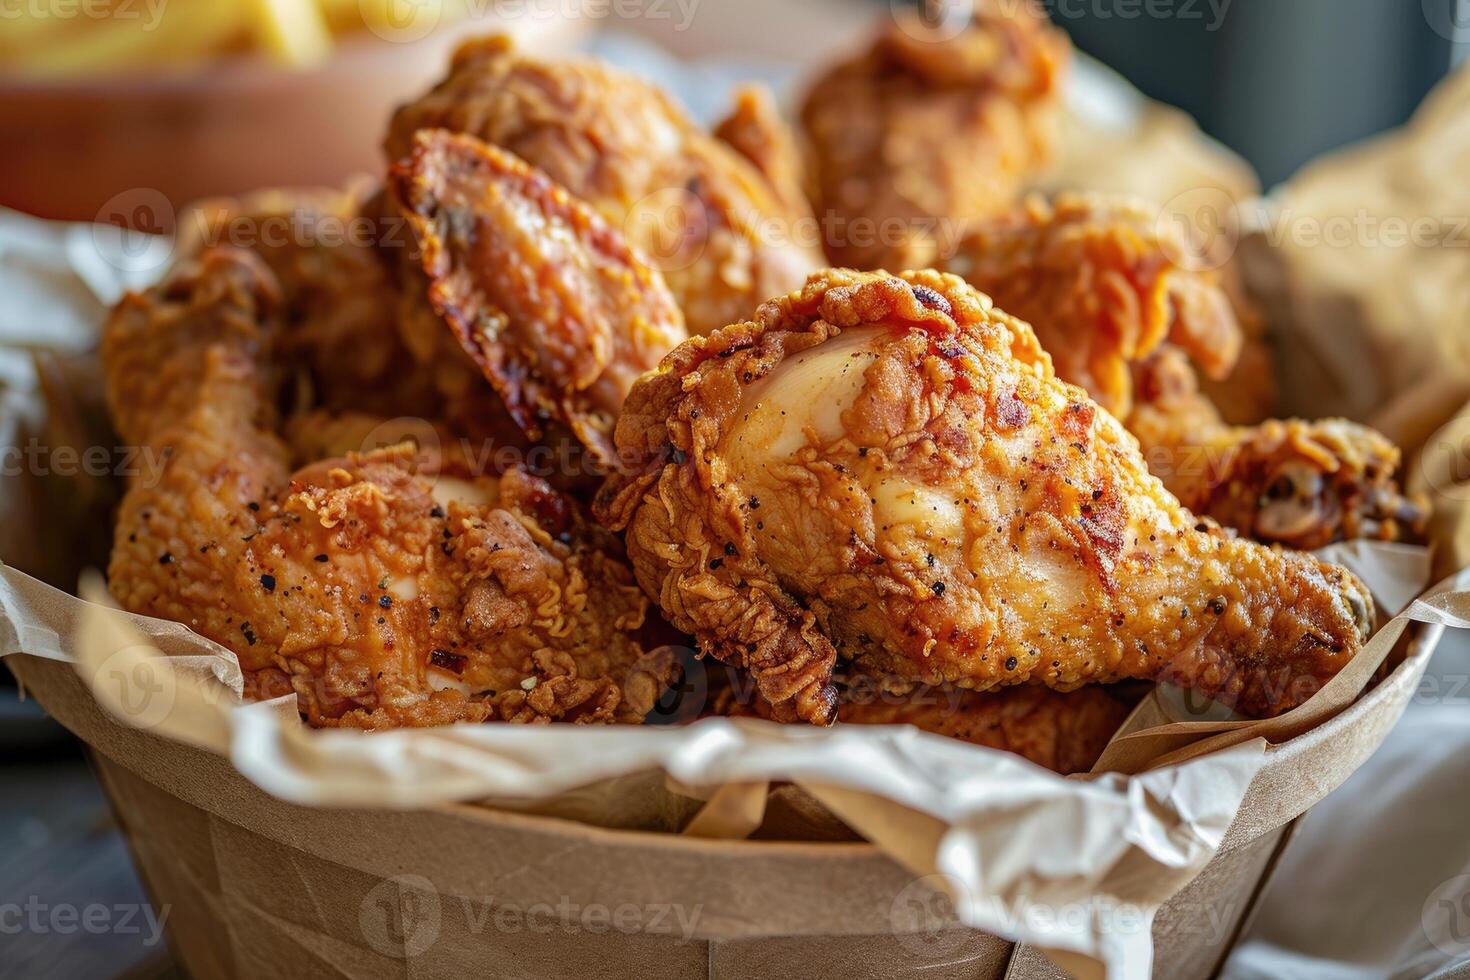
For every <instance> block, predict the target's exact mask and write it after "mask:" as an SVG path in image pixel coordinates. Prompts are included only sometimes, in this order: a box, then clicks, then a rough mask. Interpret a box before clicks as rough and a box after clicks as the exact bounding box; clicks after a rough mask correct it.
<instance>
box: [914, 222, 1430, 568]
mask: <svg viewBox="0 0 1470 980" xmlns="http://www.w3.org/2000/svg"><path fill="white" fill-rule="evenodd" d="M1194 255H1195V252H1194V248H1193V245H1192V244H1191V243H1190V242H1188V241H1187V240H1186V239H1185V235H1184V232H1182V231H1181V230H1180V229H1179V227H1178V225H1177V224H1176V223H1175V222H1174V221H1173V220H1172V219H1169V220H1166V221H1160V220H1159V217H1158V214H1157V213H1156V212H1155V211H1154V210H1153V209H1151V208H1149V207H1147V206H1145V205H1142V204H1140V203H1136V202H1133V201H1130V200H1128V199H1126V198H1117V197H1112V196H1106V195H1094V194H1087V195H1079V194H1063V195H1060V196H1059V197H1058V198H1057V200H1056V201H1055V202H1052V203H1047V202H1046V201H1043V200H1041V199H1039V198H1032V199H1029V200H1028V201H1026V202H1025V204H1024V205H1023V206H1022V207H1021V208H1019V209H1017V210H1016V211H1015V212H1013V213H1011V214H1008V215H1005V216H1002V217H1000V218H996V219H992V220H990V221H986V222H981V223H980V224H979V225H978V226H976V227H975V228H974V230H973V231H972V232H971V234H970V235H968V236H967V237H966V238H965V239H964V240H962V241H961V242H960V243H959V245H958V247H957V248H956V250H955V252H954V254H952V255H951V256H950V257H949V258H948V259H947V260H945V261H944V262H942V263H941V264H942V266H943V268H945V269H946V270H947V271H950V272H954V273H957V274H959V275H961V276H963V277H964V278H965V280H966V281H967V282H969V283H970V284H971V285H973V286H975V287H976V288H978V289H980V290H981V291H982V292H985V293H987V294H988V295H990V297H991V298H992V299H994V300H995V302H996V304H997V305H998V306H1000V307H1001V308H1003V309H1005V310H1006V311H1007V312H1008V313H1011V314H1013V315H1015V316H1019V317H1021V318H1022V319H1024V320H1027V321H1028V322H1029V323H1030V324H1031V325H1032V327H1033V328H1034V329H1035V331H1036V335H1037V337H1038V338H1039V339H1040V341H1041V344H1042V346H1043V347H1045V348H1046V350H1047V352H1048V353H1049V354H1050V355H1051V358H1052V363H1053V365H1054V366H1055V368H1056V371H1057V374H1058V375H1059V376H1060V377H1061V378H1062V379H1063V380H1066V381H1070V382H1072V383H1074V384H1078V385H1081V386H1082V387H1084V388H1086V389H1087V391H1088V393H1089V394H1090V395H1092V396H1093V397H1094V398H1095V399H1097V401H1098V402H1099V403H1100V404H1102V405H1103V406H1104V407H1106V408H1108V409H1109V410H1111V411H1113V412H1114V414H1117V415H1118V417H1119V418H1121V419H1123V420H1124V422H1125V424H1126V425H1127V427H1128V430H1129V431H1130V432H1131V433H1133V435H1134V436H1136V437H1137V438H1138V440H1139V442H1140V444H1141V446H1142V448H1143V453H1144V459H1145V461H1146V462H1147V463H1148V466H1149V469H1150V471H1151V472H1153V474H1154V475H1155V476H1158V477H1159V478H1160V479H1162V480H1163V481H1164V485H1165V486H1166V487H1168V489H1169V491H1170V492H1171V493H1173V494H1174V495H1175V496H1177V497H1178V498H1179V499H1180V502H1181V503H1183V504H1184V506H1185V507H1186V508H1188V509H1189V510H1191V511H1193V512H1194V513H1195V514H1197V515H1200V516H1202V517H1211V518H1213V519H1215V520H1216V521H1219V522H1220V523H1221V524H1224V525H1225V526H1227V527H1231V528H1234V529H1236V530H1238V531H1239V532H1240V533H1242V534H1245V535H1248V536H1250V537H1253V538H1256V539H1257V540H1261V541H1266V542H1280V543H1282V544H1285V545H1288V546H1290V547H1294V548H1301V549H1304V550H1311V549H1314V548H1319V547H1322V546H1323V545H1326V544H1330V543H1331V542H1333V541H1340V540H1344V539H1348V538H1357V537H1371V538H1381V539H1383V540H1399V539H1405V538H1408V539H1412V538H1414V537H1415V536H1417V535H1418V534H1420V533H1422V531H1423V525H1424V522H1425V517H1426V512H1425V509H1424V507H1425V505H1424V502H1422V501H1416V500H1411V499H1408V498H1406V497H1405V496H1404V495H1403V494H1402V493H1401V492H1400V490H1399V488H1398V484H1397V471H1398V466H1399V458H1398V452H1397V450H1395V449H1394V448H1393V447H1392V446H1391V445H1390V444H1389V443H1388V442H1387V441H1386V440H1385V439H1384V438H1383V437H1382V436H1381V435H1379V434H1378V433H1376V432H1374V431H1373V430H1371V429H1368V428H1366V427H1364V426H1361V425H1356V424H1354V423H1351V422H1345V421H1342V420H1330V421H1321V422H1306V421H1302V420H1295V419H1294V420H1289V421H1284V422H1276V421H1271V422H1265V423H1262V424H1261V425H1259V426H1256V427H1251V428H1244V427H1234V426H1230V425H1226V424H1225V422H1224V421H1223V420H1222V418H1221V413H1220V411H1219V410H1218V409H1217V408H1216V406H1215V404H1214V403H1213V401H1212V400H1211V399H1210V398H1208V397H1207V396H1206V395H1205V394H1204V392H1203V391H1202V390H1201V378H1200V374H1201V373H1203V374H1206V375H1214V376H1216V377H1223V376H1225V375H1227V374H1229V373H1230V372H1231V371H1232V369H1233V368H1235V366H1236V364H1237V361H1238V360H1239V359H1240V357H1241V354H1242V351H1243V350H1246V351H1248V352H1250V354H1251V362H1250V363H1251V364H1252V365H1253V366H1254V367H1255V368H1256V369H1258V370H1260V369H1262V363H1261V362H1262V360H1263V358H1262V355H1261V353H1260V352H1261V350H1262V346H1263V345H1262V341H1261V338H1260V336H1259V331H1260V327H1259V317H1258V315H1257V314H1256V312H1255V311H1254V310H1253V309H1252V308H1251V307H1250V305H1249V304H1248V303H1247V302H1246V301H1245V299H1244V297H1243V296H1241V295H1239V294H1238V284H1234V283H1233V282H1232V280H1231V279H1230V278H1229V275H1228V271H1229V270H1223V271H1222V270H1217V269H1216V268H1215V267H1214V266H1213V265H1209V264H1199V263H1196V262H1195V261H1194V260H1193V256H1194ZM1247 341H1248V344H1246V345H1245V346H1243V344H1245V343H1246V342H1247ZM1191 362H1192V363H1191ZM1266 387H1269V385H1264V386H1263V385H1255V386H1253V390H1252V392H1250V393H1248V394H1247V397H1246V399H1245V400H1246V401H1251V400H1255V399H1258V398H1259V397H1260V393H1261V391H1262V389H1263V388H1266Z"/></svg>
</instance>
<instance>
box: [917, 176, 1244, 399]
mask: <svg viewBox="0 0 1470 980" xmlns="http://www.w3.org/2000/svg"><path fill="white" fill-rule="evenodd" d="M1190 247H1191V246H1190V244H1189V242H1188V241H1186V240H1185V236H1184V234H1183V233H1182V232H1181V231H1180V229H1179V227H1178V226H1177V225H1176V224H1175V223H1174V222H1172V221H1160V220H1159V217H1158V214H1157V213H1155V212H1153V211H1150V210H1149V208H1148V207H1146V206H1145V205H1143V204H1142V203H1141V202H1136V201H1133V200H1130V199H1127V198H1118V197H1105V196H1102V195H1094V194H1062V195H1060V196H1058V197H1057V199H1056V200H1055V202H1051V203H1048V202H1047V201H1046V200H1045V199H1043V198H1041V197H1037V196H1032V197H1029V198H1027V199H1026V200H1025V201H1024V202H1023V203H1022V205H1021V206H1020V207H1018V208H1015V209H1013V210H1012V211H1010V212H1008V213H1006V214H1003V215H998V216H996V217H994V218H992V219H990V220H987V221H983V222H978V223H976V224H975V225H973V226H971V229H970V231H969V233H968V234H967V235H965V237H964V238H963V239H961V240H960V241H959V242H958V243H957V244H956V246H955V247H954V249H953V251H952V252H950V253H949V254H947V255H945V256H942V257H941V258H940V261H939V263H938V268H940V269H941V270H942V271H945V272H952V273H954V274H956V275H958V276H960V277H962V278H963V279H964V280H965V281H966V282H968V283H970V284H971V285H972V286H974V287H975V288H976V289H979V290H980V291H981V292H983V293H986V294H987V295H989V296H990V297H991V298H992V299H993V300H995V303H996V305H997V306H999V307H1000V308H1001V309H1003V310H1005V311H1006V312H1007V313H1009V314H1011V315H1012V316H1017V317H1020V318H1021V319H1023V320H1025V321H1026V322H1028V323H1030V324H1031V325H1032V328H1033V329H1034V330H1035V331H1036V336H1037V338H1038V339H1039V340H1040V341H1041V346H1042V347H1044V348H1045V349H1046V352H1047V353H1048V354H1050V355H1051V359H1052V364H1053V365H1054V366H1055V367H1056V372H1057V374H1058V375H1059V376H1061V377H1062V378H1063V379H1065V380H1067V381H1070V382H1072V383H1073V384H1076V385H1081V386H1082V387H1084V388H1086V389H1087V392H1088V394H1090V395H1092V397H1093V399H1094V400H1096V401H1097V403H1098V404H1099V405H1101V406H1102V407H1103V408H1105V409H1107V410H1108V411H1109V412H1111V413H1113V414H1114V415H1116V416H1117V417H1118V418H1121V419H1127V418H1128V414H1129V412H1130V411H1132V409H1133V365H1134V364H1137V363H1138V362H1140V361H1142V360H1143V359H1144V358H1146V357H1148V356H1149V355H1151V354H1152V353H1154V351H1156V350H1158V349H1159V348H1160V347H1161V346H1162V345H1163V344H1164V343H1166V342H1168V343H1171V344H1173V345H1175V346H1178V347H1181V348H1183V349H1184V350H1186V351H1188V352H1189V354H1190V355H1191V356H1192V357H1193V358H1194V360H1195V363H1197V364H1198V365H1199V366H1200V369H1201V370H1202V371H1204V372H1205V373H1206V374H1209V375H1212V376H1214V377H1222V376H1224V374H1225V373H1226V372H1228V371H1229V370H1230V368H1231V367H1232V366H1233V365H1234V364H1235V361H1236V359H1237V358H1238V357H1239V356H1240V350H1241V343H1242V339H1243V334H1242V331H1241V326H1240V321H1239V320H1238V318H1237V317H1236V314H1235V310H1234V308H1233V307H1232V305H1231V302H1230V299H1229V297H1228V296H1227V295H1226V293H1225V292H1224V290H1223V289H1222V288H1221V279H1220V275H1219V273H1217V272H1216V271H1215V270H1213V269H1209V268H1194V267H1192V266H1191V265H1190V264H1188V257H1189V256H1191V255H1193V254H1194V253H1193V252H1191V251H1190Z"/></svg>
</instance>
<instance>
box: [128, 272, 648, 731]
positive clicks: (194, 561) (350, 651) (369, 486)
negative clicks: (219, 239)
mask: <svg viewBox="0 0 1470 980" xmlns="http://www.w3.org/2000/svg"><path fill="white" fill-rule="evenodd" d="M279 314H280V290H279V289H278V287H277V285H276V283H275V279H274V276H272V275H271V273H270V272H269V271H268V270H267V269H266V268H265V267H264V266H263V265H262V264H261V263H260V262H259V261H258V260H257V259H255V258H254V257H253V256H252V255H250V254H248V253H244V252H239V251H234V250H223V249H216V250H210V251H206V252H205V253H204V254H203V255H202V256H201V257H200V258H199V259H198V260H197V261H191V262H188V263H186V264H185V265H184V266H182V267H181V268H180V269H179V270H177V272H176V273H175V274H174V275H173V276H172V277H171V278H170V279H169V280H168V281H167V282H166V283H165V284H164V285H162V286H160V287H158V288H156V289H154V290H150V291H149V292H148V293H146V294H141V295H140V294H132V295H129V296H128V297H126V298H124V299H123V301H122V302H121V303H120V304H119V305H118V307H117V308H116V310H115V311H114V312H113V315H112V316H111V318H110V319H109V321H108V323H107V326H106V329H105V332H104V336H103V348H102V356H103V362H104V365H105V369H106V379H107V394H108V402H109V405H110V407H111V409H112V414H113V419H114V423H115V425H116V427H117V430H118V432H119V434H120V435H121V436H122V438H123V439H124V440H126V441H127V442H128V443H129V444H132V445H138V446H142V447H147V448H148V449H149V450H151V451H153V452H156V453H158V454H160V456H162V457H163V458H166V460H167V462H166V465H165V466H164V468H163V470H162V474H161V476H160V477H159V478H158V479H157V480H148V481H137V482H134V483H133V485H132V486H130V487H129V489H128V492H127V495H126V497H125V499H124V501H123V504H122V506H121V508H120V511H119V514H118V519H117V527H116V534H115V543H114V550H113V555H112V562H111V565H110V568H109V570H108V574H109V582H110V587H111V589H112V592H113V595H114V596H116V597H117V599H118V601H119V602H120V603H121V604H122V605H123V606H124V607H125V608H127V609H129V610H132V611H134V612H138V613H144V614H147V615H153V616H162V617H165V618H168V619H173V620H177V621H178V622H181V623H184V624H185V625H187V626H189V627H191V628H192V629H194V630H195V631H196V632H198V633H200V634H201V635H203V636H206V637H208V638H210V639H212V640H215V641H217V642H219V643H221V644H223V645H225V646H226V647H228V648H229V649H231V650H233V651H234V652H235V653H236V654H237V655H238V656H239V658H240V662H241V666H242V667H243V668H244V669H245V671H246V672H247V673H248V674H250V675H251V688H252V690H253V691H254V692H257V693H273V692H280V691H283V690H289V689H294V690H295V692H296V694H297V697H298V700H299V703H300V707H301V710H302V712H303V714H304V715H305V716H306V717H307V719H308V721H309V722H310V723H311V724H313V725H328V726H333V725H347V726H357V727H366V728H379V727H392V726H401V725H435V724H443V723H448V722H453V721H481V720H487V719H496V718H499V719H504V720H511V721H552V720H575V721H580V722H593V721H626V722H634V721H638V720H640V719H641V718H642V716H643V714H644V713H645V712H646V711H647V710H648V709H649V707H650V706H651V705H652V704H653V702H654V699H655V698H656V697H657V695H658V691H659V690H660V689H661V685H662V683H663V681H664V679H665V677H666V676H667V671H668V669H669V664H668V663H667V658H666V657H665V656H664V655H662V654H659V655H650V656H645V654H644V651H643V650H642V648H640V647H639V645H638V644H637V643H636V641H635V640H634V639H632V633H633V631H634V630H636V629H637V628H638V627H639V626H640V625H641V624H642V622H643V619H644V615H645V612H646V608H647V601H646V600H645V599H644V598H643V596H642V595H641V594H640V593H639V592H638V588H637V585H636V584H635V583H634V581H633V579H632V576H631V574H630V572H629V570H628V567H627V565H626V564H625V562H624V559H623V557H622V554H621V549H620V548H619V546H618V544H617V542H616V541H615V540H614V539H613V538H612V537H611V536H610V535H607V534H606V533H605V532H601V531H599V530H597V529H594V528H593V527H591V526H589V525H588V524H586V523H585V522H584V521H583V520H582V519H581V518H580V517H579V516H578V514H577V510H576V507H575V505H574V504H573V503H572V502H571V501H570V500H568V499H566V498H564V497H562V496H560V495H559V494H557V493H555V492H554V491H553V490H552V489H551V488H550V487H549V486H547V485H546V484H545V483H544V482H542V481H540V480H538V479H536V478H534V477H531V476H529V475H527V474H525V473H524V472H522V471H520V470H515V469H512V470H510V471H508V472H506V473H505V474H504V475H503V476H500V477H499V478H495V477H480V476H477V475H476V474H473V473H467V472H463V473H462V472H454V471H452V470H451V468H450V461H449V460H448V459H447V458H445V459H441V458H439V457H438V456H436V455H435V454H432V453H429V452H425V451H422V450H418V449H415V448H414V447H413V446H411V445H401V446H398V447H394V448H390V449H385V450H381V451H378V452H372V453H367V454H352V455H348V456H347V457H346V458H342V459H329V460H323V461H320V462H317V463H314V464H312V465H309V466H307V467H306V468H304V469H301V470H298V471H296V472H294V473H293V472H291V471H290V470H289V468H288V463H287V457H288V453H287V450H286V447H285V445H284V444H283V443H282V442H281V440H280V439H279V438H278V437H277V436H276V434H275V431H274V430H275V421H276V420H275V418H274V411H273V407H272V406H273V399H272V394H273V392H272V384H271V377H270V371H269V362H268V360H267V356H266V352H267V350H268V349H269V346H270V344H271V341H272V338H273V335H274V334H275V333H276V332H277V331H278V330H279V329H280V323H279Z"/></svg>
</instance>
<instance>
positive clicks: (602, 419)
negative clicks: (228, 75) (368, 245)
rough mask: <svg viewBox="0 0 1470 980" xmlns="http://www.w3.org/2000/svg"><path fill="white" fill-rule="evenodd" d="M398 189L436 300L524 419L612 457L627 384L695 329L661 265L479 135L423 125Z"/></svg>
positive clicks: (400, 170)
mask: <svg viewBox="0 0 1470 980" xmlns="http://www.w3.org/2000/svg"><path fill="white" fill-rule="evenodd" d="M390 189H391V193H392V196H393V200H394V203H395V204H396V206H397V208H398V210H399V212H400V213H401V214H403V215H404V216H406V218H407V220H408V224H409V226H410V227H411V228H412V230H413V235H414V238H415V241H416V243H417V246H418V248H417V257H416V258H415V259H412V261H416V262H417V263H418V264H419V265H420V266H421V267H422V271H423V274H424V276H426V277H427V284H426V294H427V301H428V303H429V304H430V306H431V307H432V308H433V310H434V312H435V313H436V314H437V315H438V316H439V317H442V318H443V320H444V321H445V322H447V323H448V324H449V327H450V328H451V330H452V332H453V337H456V338H458V342H459V344H460V345H461V346H462V347H463V349H464V350H465V351H466V352H467V353H468V354H469V355H470V357H471V358H472V359H473V360H474V361H475V363H476V364H478V365H479V366H480V369H481V370H482V371H483V372H484V375H485V377H486V378H487V379H488V380H489V381H490V383H491V385H492V386H494V388H495V390H496V391H497V392H498V393H499V394H500V396H501V397H502V398H503V399H504V401H505V404H506V407H507V408H508V409H509V411H510V414H511V417H512V418H514V419H515V420H516V422H517V424H518V425H520V427H521V428H522V429H523V430H524V431H525V432H526V434H527V435H528V436H530V437H531V438H540V437H542V436H543V435H544V430H545V427H546V423H547V421H548V420H551V421H554V422H556V423H558V424H560V425H561V426H563V427H565V428H566V429H568V430H570V431H571V432H572V433H573V434H574V435H575V436H576V437H577V439H578V440H580V441H581V443H582V444H583V445H585V446H587V447H589V448H590V449H591V450H592V451H593V453H594V454H595V456H596V457H597V458H598V460H599V461H600V462H601V463H602V464H603V465H604V466H606V465H610V464H611V463H612V462H613V460H614V451H613V447H612V427H613V422H614V421H615V420H616V419H617V413H618V411H619V409H621V408H622V405H623V399H624V398H625V397H627V394H628V389H629V388H631V387H632V384H633V381H634V380H635V379H636V378H637V377H638V376H639V375H640V374H642V373H643V372H644V371H646V370H648V369H650V368H652V367H654V366H655V365H657V364H658V361H659V359H660V358H661V357H663V355H664V354H666V353H668V352H669V351H670V350H672V349H673V348H674V347H675V346H677V345H678V344H679V343H680V342H681V341H683V340H684V339H685V338H687V337H688V334H687V333H686V331H685V329H684V318H683V316H682V315H681V314H680V312H679V308H678V307H677V306H675V305H674V298H673V296H672V295H671V294H670V293H669V291H668V287H667V286H665V285H664V281H663V278H662V277H661V276H660V275H659V273H658V271H657V270H656V269H652V268H650V267H649V266H648V265H647V263H646V262H645V260H644V258H643V257H642V256H641V255H639V254H638V253H637V252H636V251H634V250H633V249H632V248H631V247H629V245H628V243H627V241H626V240H625V239H624V238H623V236H622V235H621V234H620V233H619V232H618V231H617V230H616V229H614V228H612V227H611V226H609V225H608V224H607V223H606V222H605V221H603V220H602V218H601V217H600V216H598V215H597V214H596V213H595V212H594V211H592V210H591V209H590V208H588V207H587V206H586V205H584V204H582V203H581V202H580V201H577V200H575V199H573V198H572V197H571V196H570V195H569V194H567V192H566V191H565V190H564V189H562V188H561V187H558V186H557V185H556V184H555V183H554V182H553V181H552V180H551V179H550V178H549V177H547V176H546V175H545V174H543V173H541V172H540V171H537V170H534V169H532V168H531V167H529V166H527V165H526V164H525V163H524V162H523V161H521V160H518V159H516V158H515V157H513V156H511V155H510V154H509V153H506V152H505V151H504V150H501V149H499V148H497V147H494V146H490V145H488V144H486V143H483V142H481V141H480V140H478V139H475V138H474V137H472V136H464V135H459V134H455V133H451V132H448V131H446V130H421V131H419V132H418V133H417V134H416V136H415V137H414V142H413V150H412V153H411V154H410V155H409V157H408V158H407V159H405V160H404V161H402V162H401V163H400V164H398V165H397V166H395V167H394V169H393V171H392V174H391V177H390ZM424 292H425V291H421V290H418V289H415V290H414V291H413V295H423V293H424ZM412 319H413V321H414V322H421V323H426V325H427V327H428V328H429V329H432V330H433V331H434V332H435V334H436V335H438V336H443V335H444V334H445V333H446V331H444V330H443V328H442V325H440V324H438V323H435V322H434V319H435V318H433V317H414V318H412Z"/></svg>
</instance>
